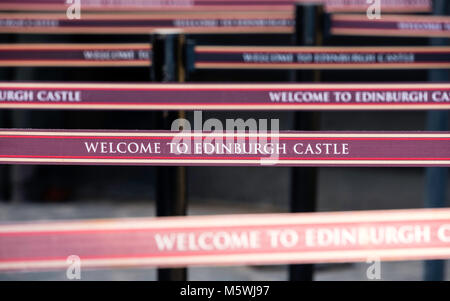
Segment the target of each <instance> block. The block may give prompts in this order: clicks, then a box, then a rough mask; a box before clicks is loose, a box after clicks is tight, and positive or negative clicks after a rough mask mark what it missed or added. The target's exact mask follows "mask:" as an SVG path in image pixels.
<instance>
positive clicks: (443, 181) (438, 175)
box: [424, 0, 450, 281]
mask: <svg viewBox="0 0 450 301" xmlns="http://www.w3.org/2000/svg"><path fill="white" fill-rule="evenodd" d="M433 5H434V8H433V10H434V13H435V14H439V13H440V14H442V13H445V14H448V13H449V11H450V10H449V7H450V3H449V2H448V1H445V0H435V1H433ZM430 44H431V45H432V46H443V45H447V44H448V41H446V40H445V39H444V38H433V39H431V41H430ZM429 80H430V81H438V82H448V81H449V74H448V70H430V71H429ZM427 130H429V131H447V130H448V111H433V112H428V113H427ZM447 181H448V168H446V167H430V168H427V169H426V171H425V204H424V205H425V207H428V208H436V207H445V205H446V194H447ZM444 270H445V261H443V260H432V261H426V262H425V264H424V280H427V281H443V280H444V279H445V275H444V274H445V273H444Z"/></svg>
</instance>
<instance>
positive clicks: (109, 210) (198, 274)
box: [0, 202, 450, 280]
mask: <svg viewBox="0 0 450 301" xmlns="http://www.w3.org/2000/svg"><path fill="white" fill-rule="evenodd" d="M277 211H280V209H279V208H272V207H268V206H266V207H260V206H259V207H252V206H248V207H243V206H239V207H237V206H234V207H231V206H226V205H225V204H216V205H210V203H209V205H208V206H205V205H204V204H198V203H197V204H195V203H194V204H192V205H191V206H190V211H189V214H190V215H201V214H227V213H263V212H277ZM153 215H154V206H153V205H152V204H148V203H145V202H134V203H127V204H118V203H109V202H96V203H83V202H81V203H76V204H75V203H72V204H64V205H59V204H11V205H10V204H0V222H5V221H26V220H37V219H39V220H55V219H80V218H110V217H142V216H153ZM368 266H369V265H368V264H364V263H358V264H340V265H320V266H317V269H316V274H315V280H367V278H366V269H367V268H368ZM422 273H423V271H422V262H415V261H409V262H383V263H382V264H381V278H382V280H421V279H422ZM446 275H447V276H446V280H450V264H449V263H448V262H447V268H446ZM81 277H82V280H155V279H156V272H155V269H114V270H97V271H88V270H83V271H82V274H81ZM189 279H190V280H286V279H287V267H286V266H256V267H249V266H236V267H198V268H191V269H189ZM0 280H66V276H65V272H61V271H59V272H45V273H44V272H39V273H36V272H34V273H3V274H2V273H0Z"/></svg>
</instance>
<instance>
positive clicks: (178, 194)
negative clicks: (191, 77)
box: [152, 30, 187, 281]
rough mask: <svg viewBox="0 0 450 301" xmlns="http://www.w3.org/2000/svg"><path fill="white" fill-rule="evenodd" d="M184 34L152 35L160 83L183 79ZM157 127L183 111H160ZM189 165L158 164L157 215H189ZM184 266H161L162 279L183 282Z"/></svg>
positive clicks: (155, 77)
mask: <svg viewBox="0 0 450 301" xmlns="http://www.w3.org/2000/svg"><path fill="white" fill-rule="evenodd" d="M183 51H184V35H183V34H182V32H181V31H174V30H161V31H159V32H157V33H156V34H155V35H154V36H153V60H154V63H153V68H152V77H153V80H154V81H157V82H183V81H184V76H185V71H184V68H183V65H182V61H183V57H182V56H183ZM158 117H159V118H158V122H157V123H158V127H159V128H160V129H163V130H170V129H171V124H172V122H173V121H174V120H176V119H177V118H183V117H184V112H183V111H163V112H162V113H160V114H158ZM186 205H187V204H186V168H185V167H183V166H170V167H158V168H157V173H156V215H157V216H177V215H186ZM186 278H187V270H186V269H185V268H178V269H159V270H158V279H159V280H166V281H167V280H172V281H174V280H175V281H184V280H186Z"/></svg>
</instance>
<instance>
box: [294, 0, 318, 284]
mask: <svg viewBox="0 0 450 301" xmlns="http://www.w3.org/2000/svg"><path fill="white" fill-rule="evenodd" d="M323 16H324V14H323V6H322V5H317V4H299V5H297V6H296V25H295V26H296V44H297V45H303V46H318V45H321V44H322V34H323V24H324V19H323V18H324V17H323ZM297 80H300V81H302V82H313V81H314V82H318V81H320V72H319V71H318V70H302V71H300V72H297ZM318 129H319V114H318V113H317V112H305V111H301V112H295V113H294V130H299V131H314V130H318ZM317 177H318V168H315V167H294V168H292V169H291V200H290V209H291V212H313V211H315V210H316V198H317ZM313 277H314V265H313V264H294V265H290V266H289V279H290V280H291V281H311V280H313Z"/></svg>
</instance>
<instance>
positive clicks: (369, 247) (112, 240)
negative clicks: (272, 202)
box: [0, 209, 450, 271]
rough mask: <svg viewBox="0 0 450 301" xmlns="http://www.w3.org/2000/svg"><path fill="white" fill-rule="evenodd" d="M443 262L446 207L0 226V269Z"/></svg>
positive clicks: (449, 240) (448, 227) (447, 247)
mask: <svg viewBox="0 0 450 301" xmlns="http://www.w3.org/2000/svg"><path fill="white" fill-rule="evenodd" d="M74 254H76V255H77V256H79V258H80V260H81V262H80V263H81V266H82V267H83V268H107V267H137V266H139V267H141V266H150V267H152V266H155V267H156V266H157V267H177V266H195V265H214V266H218V265H255V264H256V265H259V264H288V263H290V264H292V263H321V262H359V261H366V260H368V259H372V260H373V259H378V260H383V261H388V260H396V261H397V260H421V259H448V258H450V210H449V209H427V210H423V209H422V210H392V211H360V212H358V211H354V212H339V213H291V214H261V215H225V216H198V217H168V218H137V219H115V220H114V219H113V220H85V221H54V222H32V223H11V224H2V225H0V270H3V271H8V270H9V271H12V270H51V269H65V268H67V267H68V266H69V264H68V263H67V261H66V260H67V258H68V257H69V256H71V255H74Z"/></svg>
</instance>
